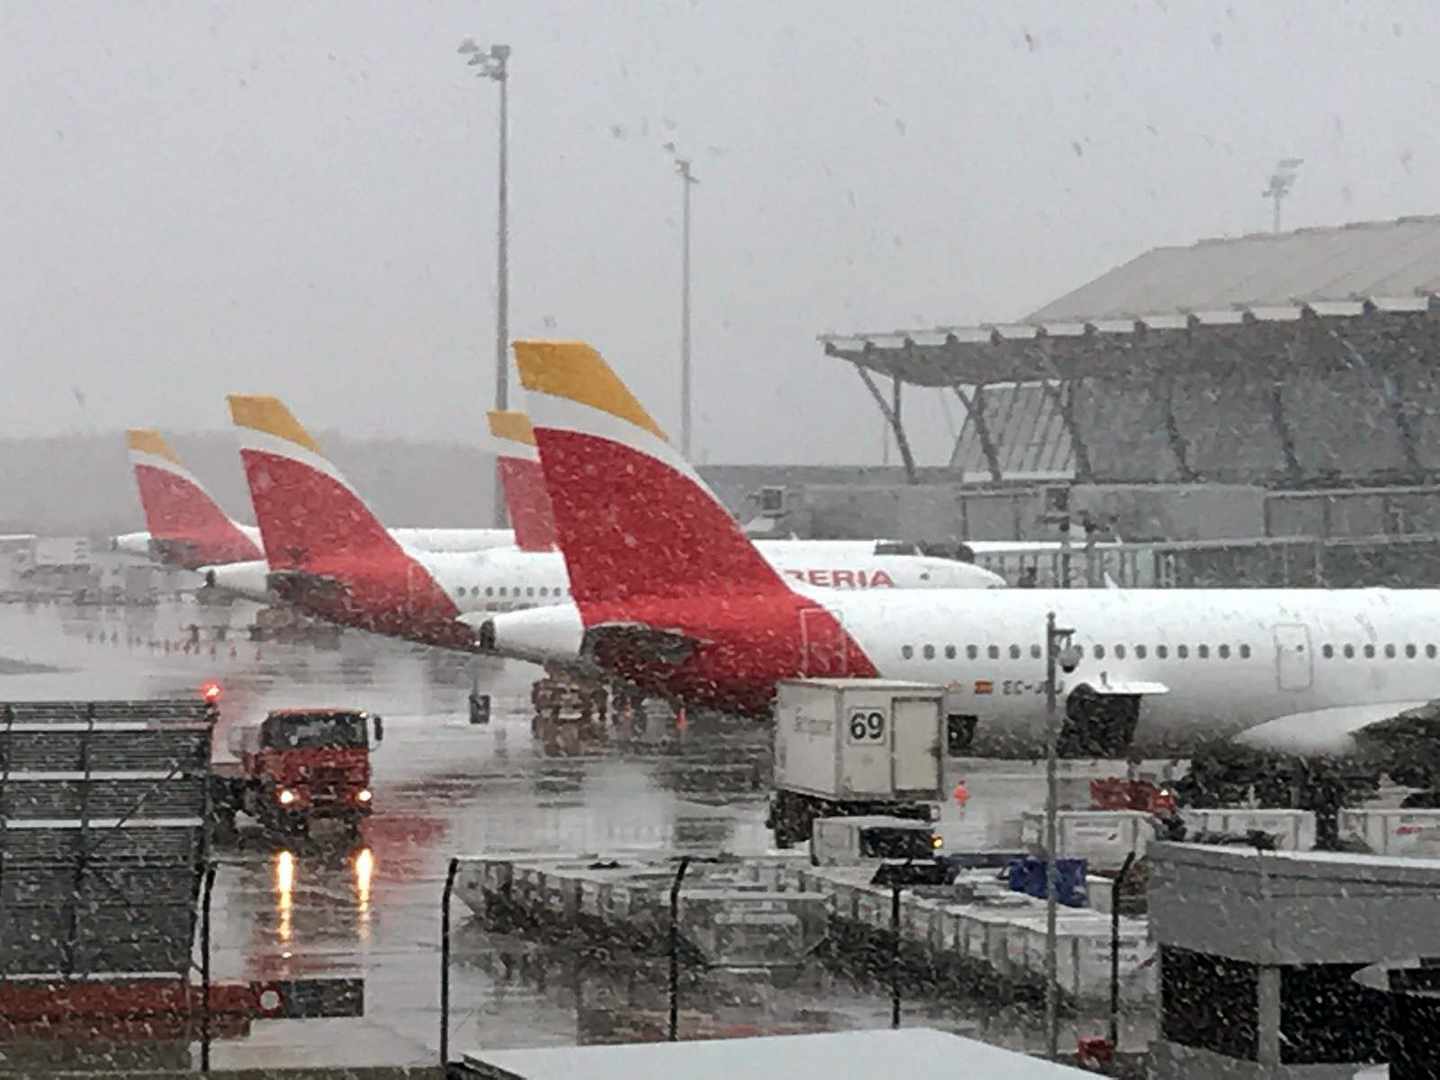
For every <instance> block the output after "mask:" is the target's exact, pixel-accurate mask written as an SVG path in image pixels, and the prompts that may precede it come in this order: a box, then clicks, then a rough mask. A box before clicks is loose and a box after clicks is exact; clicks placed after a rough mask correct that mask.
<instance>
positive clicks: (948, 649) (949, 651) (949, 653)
mask: <svg viewBox="0 0 1440 1080" xmlns="http://www.w3.org/2000/svg"><path fill="white" fill-rule="evenodd" d="M945 659H946V660H954V659H955V646H954V645H946V646H945ZM1046 895H1049V894H1046Z"/></svg>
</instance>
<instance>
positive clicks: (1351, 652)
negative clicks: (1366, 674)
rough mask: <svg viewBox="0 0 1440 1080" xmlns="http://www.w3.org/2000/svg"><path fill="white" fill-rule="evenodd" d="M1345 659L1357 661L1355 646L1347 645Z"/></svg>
mask: <svg viewBox="0 0 1440 1080" xmlns="http://www.w3.org/2000/svg"><path fill="white" fill-rule="evenodd" d="M1345 659H1346V660H1353V659H1355V646H1354V645H1346V646H1345Z"/></svg>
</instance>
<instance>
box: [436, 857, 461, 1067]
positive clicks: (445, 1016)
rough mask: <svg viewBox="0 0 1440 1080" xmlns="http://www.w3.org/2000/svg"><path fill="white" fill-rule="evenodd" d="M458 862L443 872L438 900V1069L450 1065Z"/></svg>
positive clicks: (457, 860) (456, 860)
mask: <svg viewBox="0 0 1440 1080" xmlns="http://www.w3.org/2000/svg"><path fill="white" fill-rule="evenodd" d="M459 870H460V860H459V859H456V858H452V859H451V860H450V868H449V869H448V870H447V871H446V872H445V889H444V891H443V892H442V893H441V900H440V1068H441V1069H442V1070H444V1069H446V1068H448V1067H449V1063H450V897H451V894H453V893H454V891H455V875H456V874H457V873H458V872H459Z"/></svg>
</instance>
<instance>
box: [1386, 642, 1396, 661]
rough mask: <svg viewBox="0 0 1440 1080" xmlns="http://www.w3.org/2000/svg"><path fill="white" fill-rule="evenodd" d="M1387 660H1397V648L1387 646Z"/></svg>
mask: <svg viewBox="0 0 1440 1080" xmlns="http://www.w3.org/2000/svg"><path fill="white" fill-rule="evenodd" d="M1385 659H1386V660H1394V659H1395V646H1394V645H1386V646H1385Z"/></svg>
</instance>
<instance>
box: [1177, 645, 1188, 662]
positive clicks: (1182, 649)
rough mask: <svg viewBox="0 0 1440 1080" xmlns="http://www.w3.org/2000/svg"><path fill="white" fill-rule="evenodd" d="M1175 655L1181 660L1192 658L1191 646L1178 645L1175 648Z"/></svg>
mask: <svg viewBox="0 0 1440 1080" xmlns="http://www.w3.org/2000/svg"><path fill="white" fill-rule="evenodd" d="M1175 655H1176V656H1178V657H1179V658H1180V659H1181V660H1185V659H1188V658H1189V656H1190V646H1189V645H1176V646H1175Z"/></svg>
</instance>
